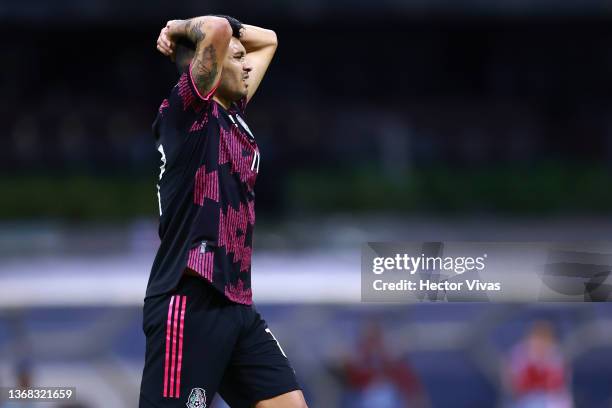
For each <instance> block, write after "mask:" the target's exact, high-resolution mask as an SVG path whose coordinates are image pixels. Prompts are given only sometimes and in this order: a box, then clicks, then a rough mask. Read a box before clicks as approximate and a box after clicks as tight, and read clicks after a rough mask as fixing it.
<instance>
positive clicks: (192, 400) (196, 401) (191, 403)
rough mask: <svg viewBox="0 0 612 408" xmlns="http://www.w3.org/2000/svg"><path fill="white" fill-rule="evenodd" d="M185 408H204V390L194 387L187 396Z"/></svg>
mask: <svg viewBox="0 0 612 408" xmlns="http://www.w3.org/2000/svg"><path fill="white" fill-rule="evenodd" d="M187 408H206V391H204V390H203V389H202V388H194V389H192V390H191V393H190V394H189V398H187Z"/></svg>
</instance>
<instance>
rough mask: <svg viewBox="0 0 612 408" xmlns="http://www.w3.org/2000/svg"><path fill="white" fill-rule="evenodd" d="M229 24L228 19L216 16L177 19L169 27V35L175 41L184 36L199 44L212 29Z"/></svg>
mask: <svg viewBox="0 0 612 408" xmlns="http://www.w3.org/2000/svg"><path fill="white" fill-rule="evenodd" d="M227 24H228V23H227V20H225V19H223V18H219V17H215V16H201V17H194V18H190V19H188V20H176V21H175V24H172V25H171V26H170V27H169V31H168V36H169V37H170V39H171V40H173V41H177V40H179V39H182V38H184V39H187V40H189V41H191V42H192V43H194V44H196V45H197V44H198V43H199V42H200V41H202V40H203V39H204V38H205V37H206V34H207V33H209V32H210V31H211V30H214V29H216V28H218V27H219V26H220V25H227Z"/></svg>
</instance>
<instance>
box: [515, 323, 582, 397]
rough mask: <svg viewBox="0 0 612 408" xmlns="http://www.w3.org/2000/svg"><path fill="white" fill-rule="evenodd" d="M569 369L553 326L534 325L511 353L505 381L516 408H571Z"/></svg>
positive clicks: (545, 324)
mask: <svg viewBox="0 0 612 408" xmlns="http://www.w3.org/2000/svg"><path fill="white" fill-rule="evenodd" d="M569 370H570V368H569V366H568V365H567V363H566V361H565V357H564V356H563V353H562V351H561V349H560V347H559V344H558V341H557V339H556V337H555V333H554V330H553V327H552V325H551V324H550V323H549V322H547V321H539V322H536V323H535V324H534V325H533V327H532V329H531V331H529V332H528V333H527V335H526V336H525V338H524V340H522V341H521V342H520V343H519V344H518V345H516V346H515V347H514V349H513V350H512V352H511V355H510V358H509V361H508V363H507V367H505V372H504V377H505V378H504V379H505V383H506V387H507V388H508V391H509V393H510V398H511V402H510V404H509V406H511V407H515V408H536V407H537V408H571V407H573V406H574V405H573V402H572V398H571V392H570V388H569V384H570V381H569V378H570V371H569Z"/></svg>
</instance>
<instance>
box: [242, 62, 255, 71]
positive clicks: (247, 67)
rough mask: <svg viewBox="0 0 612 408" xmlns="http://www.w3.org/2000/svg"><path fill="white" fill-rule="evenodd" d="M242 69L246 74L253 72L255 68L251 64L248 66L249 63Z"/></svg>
mask: <svg viewBox="0 0 612 408" xmlns="http://www.w3.org/2000/svg"><path fill="white" fill-rule="evenodd" d="M242 69H243V70H244V71H246V72H251V71H252V70H253V67H252V66H251V65H249V64H247V63H245V64H244V65H243V66H242Z"/></svg>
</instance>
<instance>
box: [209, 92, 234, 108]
mask: <svg viewBox="0 0 612 408" xmlns="http://www.w3.org/2000/svg"><path fill="white" fill-rule="evenodd" d="M213 100H215V101H217V103H218V104H219V105H221V106H223V108H225V110H228V109H229V107H230V106H231V105H232V102H231V101H230V100H228V99H225V98H223V97H221V96H218V95H216V94H215V95H214V96H213Z"/></svg>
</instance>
